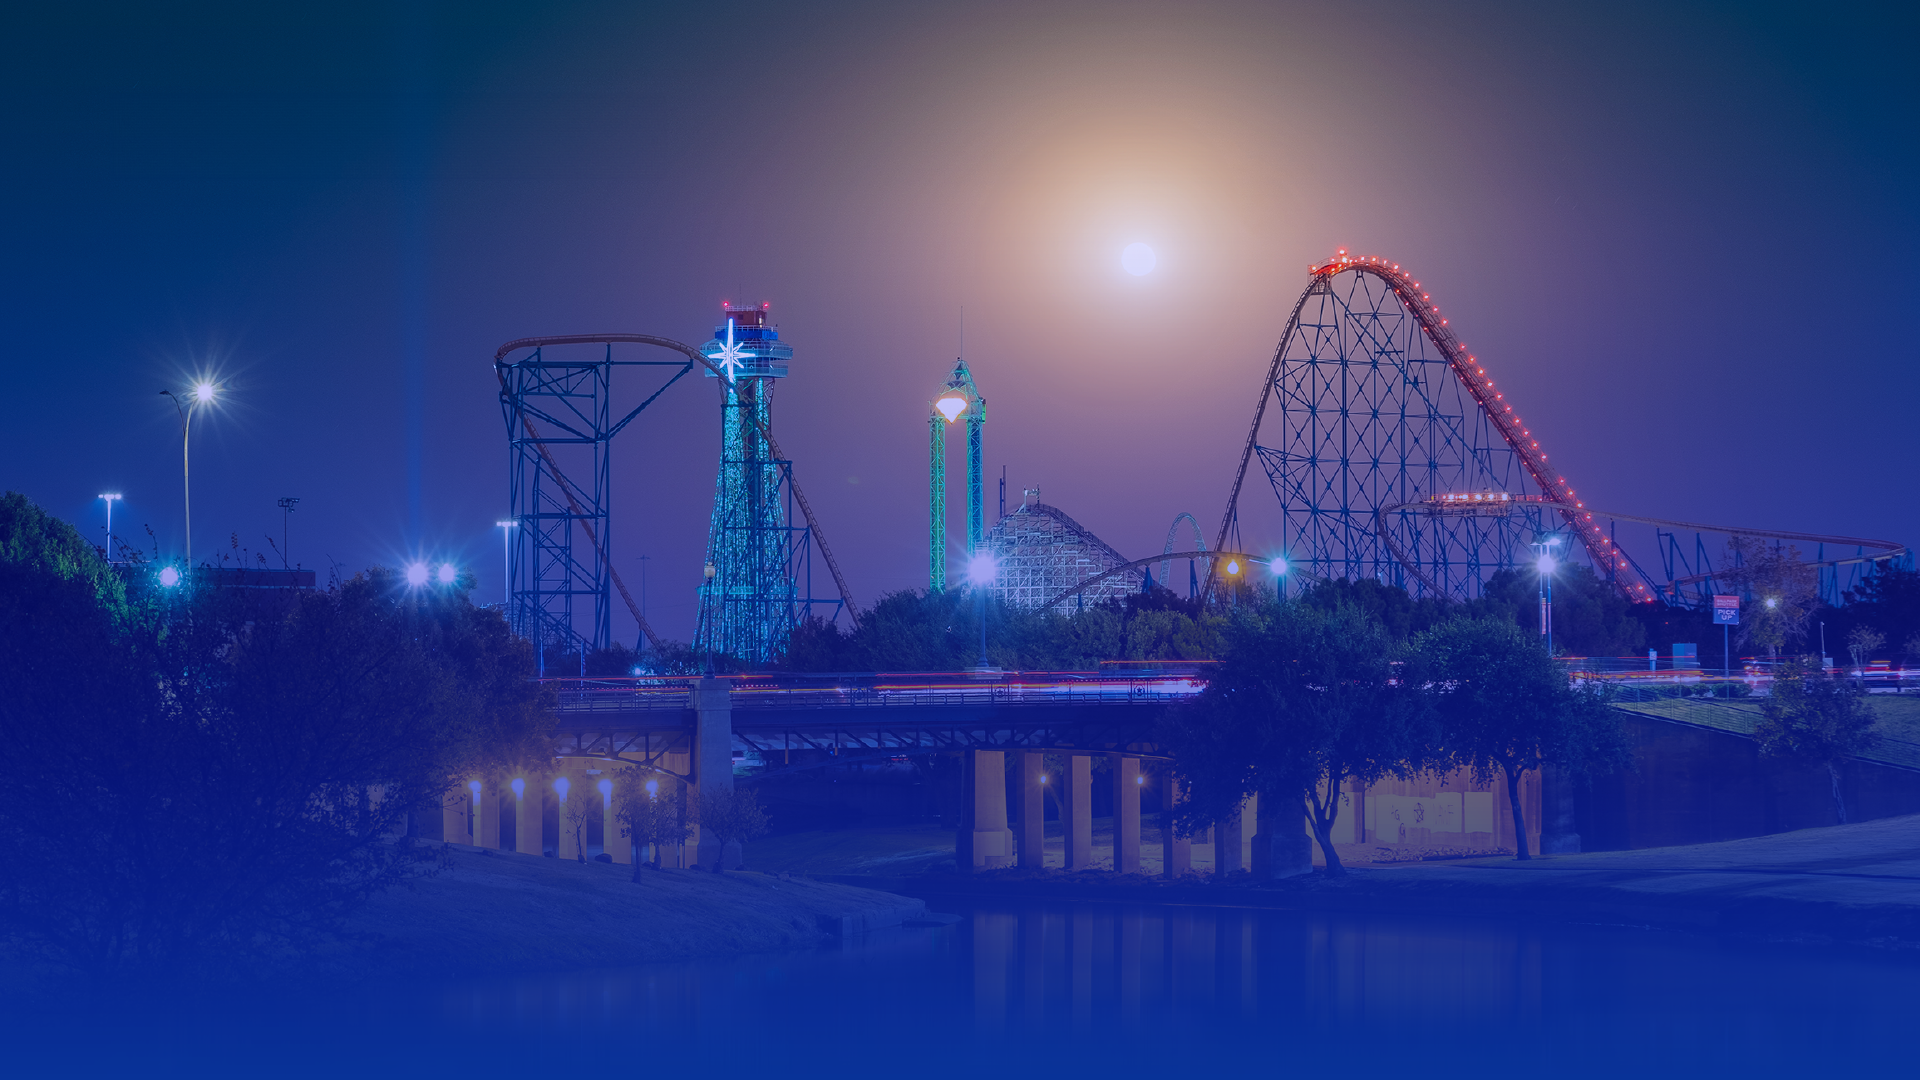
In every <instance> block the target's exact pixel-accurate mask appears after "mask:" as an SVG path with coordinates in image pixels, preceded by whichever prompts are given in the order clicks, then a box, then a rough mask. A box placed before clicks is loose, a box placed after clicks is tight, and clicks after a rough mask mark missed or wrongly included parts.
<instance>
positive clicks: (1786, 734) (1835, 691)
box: [1753, 657, 1879, 825]
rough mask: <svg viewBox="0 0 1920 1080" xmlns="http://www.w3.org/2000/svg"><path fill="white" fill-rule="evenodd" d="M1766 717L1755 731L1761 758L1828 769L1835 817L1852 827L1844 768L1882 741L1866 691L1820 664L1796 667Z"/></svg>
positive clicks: (1776, 690) (1784, 677)
mask: <svg viewBox="0 0 1920 1080" xmlns="http://www.w3.org/2000/svg"><path fill="white" fill-rule="evenodd" d="M1760 714H1761V719H1760V723H1759V724H1758V725H1757V726H1756V727H1755V728H1754V731H1753V737H1754V740H1755V741H1756V742H1758V743H1759V744H1760V752H1761V753H1763V754H1767V755H1769V756H1772V757H1782V758H1787V759H1789V760H1792V761H1797V762H1800V763H1801V764H1804V765H1811V766H1819V767H1824V768H1825V769H1826V770H1827V777H1828V779H1829V780H1831V781H1832V784H1833V809H1834V813H1835V814H1836V815H1837V816H1838V817H1839V819H1840V823H1841V824H1843V825H1844V824H1846V821H1847V804H1846V801H1845V800H1844V799H1843V798H1841V792H1840V766H1841V765H1843V764H1845V763H1846V762H1847V761H1849V760H1851V759H1852V758H1853V757H1854V756H1855V755H1856V754H1859V753H1860V752H1861V751H1863V750H1866V749H1868V748H1870V747H1872V746H1873V745H1874V744H1875V743H1876V742H1878V741H1879V735H1878V734H1877V733H1876V732H1875V731H1874V730H1873V728H1874V722H1875V720H1876V717H1875V716H1874V712H1873V706H1872V705H1870V704H1869V703H1868V702H1867V692H1866V688H1865V687H1863V686H1861V685H1860V683H1859V682H1857V681H1855V680H1853V679H1848V678H1841V677H1837V676H1834V675H1830V674H1828V673H1827V672H1826V671H1825V670H1823V668H1822V666H1821V664H1820V662H1819V660H1818V659H1817V658H1813V657H1809V658H1807V659H1804V660H1795V661H1790V662H1788V663H1786V664H1783V665H1782V666H1781V668H1780V671H1779V672H1778V673H1777V674H1776V675H1775V676H1774V679H1773V690H1772V693H1771V694H1770V695H1769V696H1768V697H1767V700H1766V701H1765V702H1764V703H1763V704H1762V705H1761V706H1760Z"/></svg>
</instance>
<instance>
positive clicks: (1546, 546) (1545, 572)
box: [1532, 535, 1560, 656]
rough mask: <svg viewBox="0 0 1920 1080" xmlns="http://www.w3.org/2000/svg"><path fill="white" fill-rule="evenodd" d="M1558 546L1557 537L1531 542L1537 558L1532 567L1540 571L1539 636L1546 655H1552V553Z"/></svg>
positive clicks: (1553, 564)
mask: <svg viewBox="0 0 1920 1080" xmlns="http://www.w3.org/2000/svg"><path fill="white" fill-rule="evenodd" d="M1559 546H1560V537H1559V536H1558V535H1548V536H1543V537H1541V538H1540V539H1538V540H1536V541H1534V542H1533V544H1532V547H1533V551H1534V554H1535V555H1537V556H1539V558H1538V559H1536V560H1535V562H1534V566H1536V567H1537V568H1538V569H1539V571H1540V636H1541V637H1543V638H1545V639H1546V642H1547V655H1548V656H1552V655H1553V570H1554V567H1555V566H1556V565H1557V564H1556V563H1555V562H1554V558H1553V552H1554V550H1555V549H1556V548H1558V547H1559Z"/></svg>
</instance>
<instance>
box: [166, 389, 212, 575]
mask: <svg viewBox="0 0 1920 1080" xmlns="http://www.w3.org/2000/svg"><path fill="white" fill-rule="evenodd" d="M213 393H214V387H213V384H212V383H210V382H206V381H204V380H203V381H201V382H198V383H195V384H194V387H193V392H192V393H191V394H190V395H189V397H188V400H187V401H186V402H185V403H182V402H181V400H180V395H179V394H176V393H174V392H173V391H171V390H162V391H160V396H162V397H167V398H172V399H173V407H174V408H175V409H177V410H179V412H180V496H181V500H182V502H184V504H185V506H186V517H187V566H188V567H189V568H191V567H192V566H193V486H192V475H191V471H190V470H189V468H188V466H189V464H190V459H189V457H188V455H187V445H188V444H187V436H188V434H189V433H190V432H191V430H192V427H193V410H195V409H197V408H199V407H200V406H202V405H208V404H211V403H212V402H213Z"/></svg>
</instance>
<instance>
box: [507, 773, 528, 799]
mask: <svg viewBox="0 0 1920 1080" xmlns="http://www.w3.org/2000/svg"><path fill="white" fill-rule="evenodd" d="M507 786H508V787H510V788H512V789H513V797H514V798H516V799H524V798H526V797H527V782H526V781H525V780H523V779H521V778H520V777H518V776H516V777H514V778H513V779H512V780H511V781H510V782H509V783H508V784H507Z"/></svg>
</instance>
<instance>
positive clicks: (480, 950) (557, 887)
mask: <svg viewBox="0 0 1920 1080" xmlns="http://www.w3.org/2000/svg"><path fill="white" fill-rule="evenodd" d="M448 851H449V856H448V859H449V861H448V865H447V867H446V868H445V869H444V870H442V871H441V872H440V873H438V874H434V875H432V876H430V877H425V878H421V879H418V880H416V881H414V882H413V883H412V884H411V885H410V886H408V887H404V888H400V889H395V890H393V891H391V892H388V893H386V894H384V895H382V896H379V897H376V898H375V899H374V900H373V902H372V903H371V904H369V905H368V907H367V908H366V909H365V910H364V911H362V912H361V913H360V914H359V915H357V916H356V917H355V919H354V925H353V929H354V930H356V931H359V932H361V933H365V934H370V935H374V936H375V940H374V941H373V942H372V943H371V944H367V945H357V946H342V947H341V948H340V949H338V950H336V951H335V953H334V955H333V956H332V957H331V958H330V959H331V960H332V961H333V962H334V963H335V964H337V965H339V966H342V967H346V968H349V969H358V968H361V967H363V966H366V967H372V968H373V969H375V970H378V971H392V972H404V973H408V974H418V975H428V976H441V975H460V974H480V973H502V972H517V971H542V970H561V969H572V968H584V967H609V966H618V965H626V964H638V963H646V962H651V961H656V960H674V959H682V958H686V957H693V956H713V955H722V954H728V953H739V952H753V951H759V950H768V949H780V948H795V947H803V946H810V945H816V944H819V943H820V942H822V941H823V940H825V937H826V935H825V934H824V933H823V932H822V931H821V929H820V928H819V918H820V917H822V916H828V917H839V916H843V915H879V914H881V913H884V912H889V911H898V910H899V909H903V908H917V907H918V904H919V902H918V901H912V900H908V899H906V898H904V897H899V896H894V895H892V894H889V893H882V892H875V891H872V890H869V889H859V888H853V887H850V886H845V885H830V884H826V883H822V882H813V881H805V880H780V879H779V878H778V877H776V876H774V875H772V874H766V873H745V872H735V873H729V874H724V875H718V876H716V875H714V874H710V873H706V872H703V871H698V870H647V871H645V877H644V881H643V883H642V884H639V885H635V884H633V883H632V882H631V881H630V880H629V879H630V877H631V875H632V869H631V868H630V867H625V866H612V865H608V864H605V863H585V864H582V863H577V862H561V861H559V860H557V859H543V858H539V857H537V856H530V855H514V854H503V853H498V852H483V851H481V850H480V849H477V848H470V847H460V846H453V847H450V848H449V849H448Z"/></svg>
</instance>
